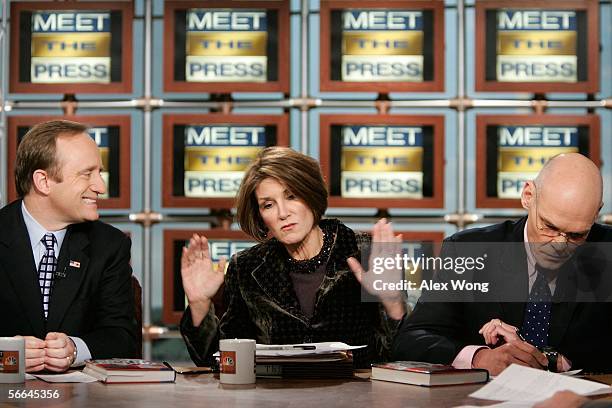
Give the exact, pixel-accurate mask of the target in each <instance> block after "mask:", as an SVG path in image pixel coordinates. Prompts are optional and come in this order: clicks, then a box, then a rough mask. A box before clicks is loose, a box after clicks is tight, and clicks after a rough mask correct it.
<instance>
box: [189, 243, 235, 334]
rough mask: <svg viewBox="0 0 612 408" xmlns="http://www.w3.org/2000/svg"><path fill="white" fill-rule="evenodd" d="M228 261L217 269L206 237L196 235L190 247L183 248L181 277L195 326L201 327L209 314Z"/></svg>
mask: <svg viewBox="0 0 612 408" xmlns="http://www.w3.org/2000/svg"><path fill="white" fill-rule="evenodd" d="M226 262H227V261H226V259H225V258H222V259H221V260H220V261H219V264H218V266H217V267H216V268H215V267H214V265H213V262H212V259H211V257H210V251H209V249H208V240H207V239H206V237H203V236H199V235H198V234H194V235H193V236H192V237H191V239H190V240H189V246H188V247H183V255H182V256H181V277H182V279H183V290H184V291H185V295H186V296H187V300H188V301H189V307H190V309H191V317H192V321H193V325H194V326H199V325H200V323H201V322H202V320H203V319H204V317H205V316H206V315H207V314H208V310H209V309H210V303H211V299H212V297H213V296H214V295H215V294H216V293H217V291H218V290H219V288H220V287H221V285H222V284H223V279H224V271H225V264H226Z"/></svg>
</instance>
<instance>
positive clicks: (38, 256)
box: [21, 201, 91, 367]
mask: <svg viewBox="0 0 612 408" xmlns="http://www.w3.org/2000/svg"><path fill="white" fill-rule="evenodd" d="M21 213H22V214H23V221H24V222H25V225H26V229H27V230H28V236H29V237H30V246H31V247H32V256H33V257H34V262H35V263H36V270H38V265H40V261H41V260H42V257H43V255H44V254H45V251H46V248H45V245H44V244H43V243H42V242H41V239H42V238H43V237H44V236H45V234H48V233H51V234H53V235H55V241H56V242H55V245H54V249H55V253H56V254H58V255H59V252H60V249H61V247H62V243H63V242H64V237H66V229H65V228H64V229H62V230H59V231H47V230H46V229H45V228H44V227H43V226H42V225H40V223H39V222H38V221H36V219H34V217H32V214H30V213H29V211H28V209H27V208H26V206H25V202H23V201H22V202H21ZM51 297H53V292H51ZM69 337H70V338H71V339H72V341H73V342H74V345H75V346H76V350H77V355H76V359H75V360H74V362H73V363H72V366H73V367H75V366H79V365H82V364H84V363H85V360H89V359H91V352H90V351H89V347H87V344H85V342H84V341H83V339H81V338H80V337H74V336H69Z"/></svg>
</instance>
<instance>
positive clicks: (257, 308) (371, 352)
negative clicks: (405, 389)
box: [180, 219, 397, 367]
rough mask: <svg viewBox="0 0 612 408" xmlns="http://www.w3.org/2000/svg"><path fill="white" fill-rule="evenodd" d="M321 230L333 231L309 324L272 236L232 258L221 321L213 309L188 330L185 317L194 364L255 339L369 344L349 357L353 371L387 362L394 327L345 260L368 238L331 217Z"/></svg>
mask: <svg viewBox="0 0 612 408" xmlns="http://www.w3.org/2000/svg"><path fill="white" fill-rule="evenodd" d="M321 226H322V227H323V226H325V227H329V228H331V229H332V231H335V234H334V235H335V239H334V243H333V247H332V250H331V254H330V257H329V261H328V262H327V268H326V274H325V277H324V279H323V282H322V283H321V286H320V288H319V289H318V291H317V293H316V299H315V308H314V313H313V316H312V317H311V318H310V319H308V318H307V317H306V316H304V314H303V313H302V311H301V309H300V305H299V302H298V299H297V297H296V295H295V292H294V290H293V284H292V282H291V278H290V276H289V274H288V273H287V271H286V270H285V261H284V259H285V258H286V256H287V253H286V251H285V249H284V248H283V246H282V244H281V243H280V242H278V241H277V240H276V239H272V240H270V241H267V242H265V243H262V244H258V245H255V246H253V247H252V248H249V249H247V250H244V251H241V252H240V253H238V254H237V255H236V256H234V257H233V258H232V260H231V261H230V264H229V267H228V270H227V273H226V275H225V290H224V302H225V305H226V306H227V311H226V313H225V314H224V315H223V317H222V318H221V320H220V321H219V320H218V319H217V317H216V316H215V313H214V310H213V307H211V310H210V311H209V313H208V315H207V316H206V317H205V318H204V320H203V321H202V323H201V324H200V326H199V327H193V323H192V321H191V312H190V310H189V309H187V310H186V311H185V313H184V314H183V318H182V320H181V325H180V330H181V334H182V336H183V339H184V340H185V343H186V344H187V349H188V350H189V354H190V355H191V358H192V360H193V361H194V362H195V363H196V364H197V365H199V366H200V365H210V364H213V358H212V354H213V353H214V352H216V351H217V350H218V349H219V339H224V338H252V339H255V340H256V341H257V343H263V344H288V343H310V342H323V341H342V342H345V343H347V344H350V345H363V344H367V345H368V347H367V348H365V349H362V350H354V352H353V356H354V361H355V366H356V367H367V366H369V364H370V363H372V362H377V361H386V360H388V357H389V350H390V347H391V343H392V341H393V335H394V331H395V328H396V326H397V322H396V321H394V320H391V319H388V318H387V317H386V314H385V313H384V308H383V306H382V305H381V304H379V303H371V302H370V303H368V302H362V301H361V286H360V284H359V282H357V280H356V279H355V277H354V275H353V273H352V272H351V270H350V269H349V267H348V265H347V263H346V259H347V258H348V257H350V256H354V257H356V258H357V259H360V252H359V251H360V249H361V246H362V245H363V244H364V243H365V244H366V245H367V244H369V241H370V237H369V235H367V234H355V233H354V232H353V231H352V230H351V229H349V228H348V227H346V226H345V225H343V224H342V223H340V222H339V221H338V220H333V219H331V220H322V221H321Z"/></svg>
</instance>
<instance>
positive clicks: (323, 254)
mask: <svg viewBox="0 0 612 408" xmlns="http://www.w3.org/2000/svg"><path fill="white" fill-rule="evenodd" d="M332 244H333V240H332V233H331V232H327V231H323V246H322V247H321V250H320V251H319V253H318V254H317V255H315V256H313V257H312V258H310V259H300V260H298V259H293V258H292V257H291V255H289V256H288V257H287V265H288V266H289V269H290V270H291V272H297V273H312V272H314V271H316V270H317V269H319V267H320V266H321V265H322V264H323V263H324V262H327V258H328V257H329V253H330V252H331V248H332Z"/></svg>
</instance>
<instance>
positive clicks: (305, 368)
mask: <svg viewBox="0 0 612 408" xmlns="http://www.w3.org/2000/svg"><path fill="white" fill-rule="evenodd" d="M363 347H366V346H350V345H348V344H346V343H341V342H324V343H300V344H257V346H256V349H255V361H256V372H257V376H258V377H272V378H351V377H352V376H353V357H352V355H351V353H350V351H351V350H355V349H360V348H363ZM215 356H216V357H218V356H219V353H215Z"/></svg>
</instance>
